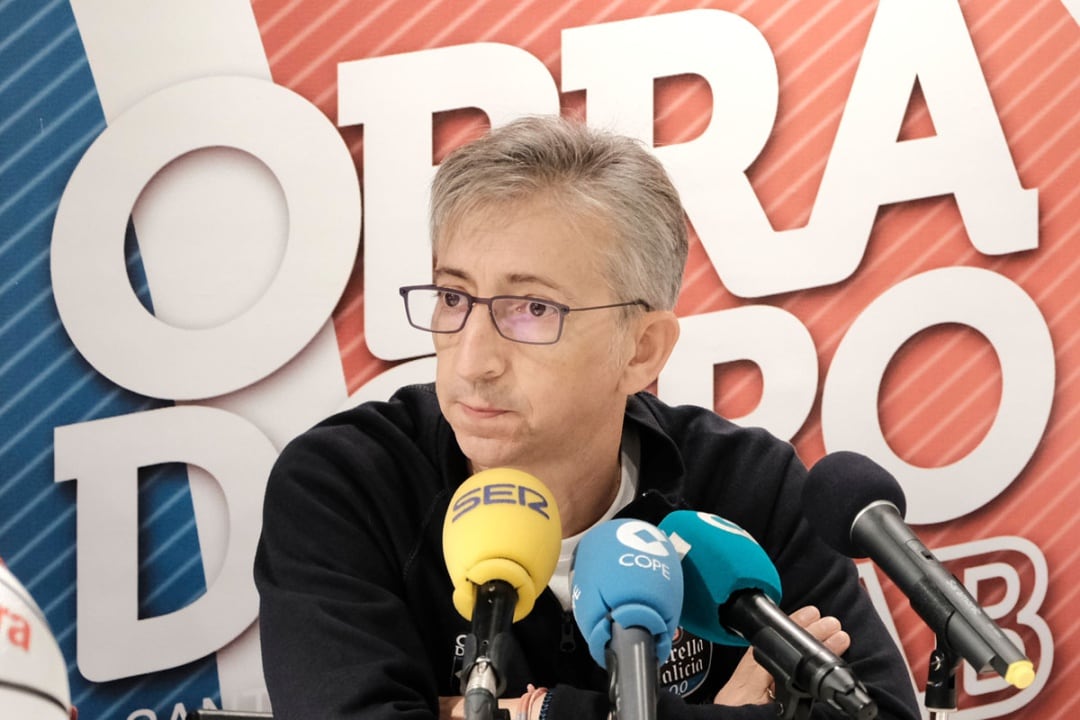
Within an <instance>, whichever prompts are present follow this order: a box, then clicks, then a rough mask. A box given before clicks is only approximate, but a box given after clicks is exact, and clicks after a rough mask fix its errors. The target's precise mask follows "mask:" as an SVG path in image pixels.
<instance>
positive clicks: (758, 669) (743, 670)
mask: <svg viewBox="0 0 1080 720" xmlns="http://www.w3.org/2000/svg"><path fill="white" fill-rule="evenodd" d="M791 619H792V620H794V621H795V622H796V623H798V624H799V625H800V626H802V627H803V628H805V629H806V631H807V632H809V633H810V634H811V635H813V636H814V637H815V638H817V639H818V640H820V641H821V643H822V644H823V645H824V646H825V647H827V648H828V649H829V650H830V651H831V652H833V653H835V654H836V655H842V654H843V653H844V652H846V651H847V649H848V648H849V647H850V646H851V636H849V635H848V634H847V633H846V632H844V630H843V628H841V627H840V621H839V620H837V619H836V618H834V617H832V616H831V615H829V616H826V617H821V611H819V610H818V609H817V608H816V607H814V606H813V605H808V606H807V607H804V608H799V609H798V610H796V611H795V612H793V613H792V614H791ZM774 697H775V688H774V683H773V676H772V675H771V674H769V671H768V670H766V669H765V668H764V667H762V666H761V665H760V664H759V663H758V661H757V660H755V659H754V650H753V648H750V649H748V650H747V651H746V654H745V655H743V657H742V660H740V661H739V664H738V666H736V668H735V672H733V673H732V674H731V677H730V678H729V679H728V681H727V682H726V683H725V684H724V687H722V688H720V692H718V693H716V697H715V698H713V702H714V703H715V704H717V705H732V706H734V705H764V704H765V703H768V702H772V701H773V698H774Z"/></svg>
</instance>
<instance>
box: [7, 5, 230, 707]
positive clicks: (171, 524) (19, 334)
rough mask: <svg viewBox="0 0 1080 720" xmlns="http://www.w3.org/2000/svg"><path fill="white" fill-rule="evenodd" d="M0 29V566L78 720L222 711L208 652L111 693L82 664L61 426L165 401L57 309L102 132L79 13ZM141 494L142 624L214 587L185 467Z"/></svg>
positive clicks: (145, 295) (134, 265) (140, 281)
mask: <svg viewBox="0 0 1080 720" xmlns="http://www.w3.org/2000/svg"><path fill="white" fill-rule="evenodd" d="M0 28H3V31H2V33H3V34H2V36H0V68H2V69H3V72H2V73H0V106H2V107H3V108H4V111H3V115H2V116H0V557H3V558H4V560H5V561H6V562H7V564H8V566H9V567H10V568H11V570H12V572H14V573H15V575H16V576H17V577H18V578H19V579H20V580H21V581H22V582H23V583H24V584H25V586H26V587H27V589H28V590H29V592H30V593H31V594H32V595H33V596H34V598H35V599H36V600H37V602H38V604H39V605H40V606H41V607H42V609H43V610H44V612H45V614H46V616H47V618H48V620H49V623H50V625H51V626H52V629H53V632H54V634H55V635H56V638H57V641H58V643H59V645H60V648H61V650H62V651H63V653H64V657H65V659H66V660H67V662H68V668H69V672H68V674H69V678H70V683H71V694H72V700H73V702H74V703H75V704H76V706H77V707H78V708H79V711H80V715H81V716H82V717H85V718H91V719H93V718H126V717H128V716H129V715H130V714H131V713H132V712H133V711H134V710H136V709H140V708H147V709H150V710H153V711H154V712H155V713H156V714H157V716H158V717H170V716H171V715H172V712H173V708H174V706H175V705H176V704H177V703H183V704H184V705H185V706H186V707H187V708H192V707H195V706H197V705H199V704H201V702H202V699H203V698H211V699H212V700H213V701H214V703H215V704H218V705H220V697H219V689H218V678H217V668H216V663H215V660H214V658H213V657H212V656H211V657H207V658H203V659H201V660H199V661H197V662H195V663H192V664H191V665H188V666H185V667H181V668H175V669H173V670H170V671H166V672H159V673H152V674H148V675H143V676H139V677H134V678H127V679H123V680H117V681H114V682H109V683H91V682H88V681H87V680H86V679H85V678H83V677H82V675H81V674H80V673H79V670H78V668H77V666H76V663H75V658H76V654H75V653H76V630H75V624H76V556H75V549H76V543H75V535H76V516H77V509H76V502H75V493H76V487H77V483H78V480H77V479H76V480H74V481H71V482H62V483H55V482H54V481H53V475H54V471H53V462H54V457H53V428H55V427H57V426H60V425H69V424H74V423H80V422H85V421H89V420H94V419H98V418H106V417H112V416H115V415H122V414H127V413H132V412H138V411H142V410H148V409H151V408H154V407H160V406H162V405H163V404H165V403H162V402H161V401H159V400H152V399H148V398H145V397H142V396H139V395H136V394H134V393H131V392H128V391H126V390H124V389H123V388H120V387H117V386H115V385H113V384H112V383H111V382H109V381H108V380H107V379H105V378H104V377H102V376H101V375H100V374H99V373H97V372H96V371H95V370H94V369H93V368H92V367H91V366H90V365H89V364H88V363H87V362H86V361H85V360H84V359H83V358H82V357H81V356H80V355H79V353H78V351H77V350H76V349H75V348H74V347H73V346H72V344H71V341H70V340H69V339H68V336H67V334H66V333H65V331H64V328H63V326H62V324H61V322H60V319H59V317H58V315H57V312H56V306H55V304H54V301H53V296H52V290H51V284H50V274H49V244H50V239H51V234H52V226H53V221H54V219H55V216H56V209H57V205H58V203H59V199H60V197H61V195H62V194H63V190H64V186H65V184H66V183H67V180H68V178H69V177H70V176H71V173H72V171H73V169H74V168H75V166H76V164H77V163H78V161H79V159H80V158H81V157H82V155H83V153H84V152H85V151H86V149H87V147H89V145H90V144H91V143H92V142H93V141H94V139H95V138H96V137H97V136H98V135H99V134H101V133H102V132H103V131H104V130H105V119H104V116H103V114H102V109H101V106H100V104H99V101H98V96H97V92H96V90H95V86H94V79H93V77H92V75H91V70H90V67H89V65H88V62H87V58H86V54H85V52H84V50H83V46H82V42H81V39H80V36H79V31H78V28H77V26H76V22H75V18H74V15H73V14H72V10H71V8H70V6H69V4H68V3H67V2H60V1H57V2H49V3H46V4H38V3H31V2H25V1H13V2H6V3H0ZM127 249H128V253H127V262H128V268H129V271H128V272H129V277H130V278H131V280H132V285H133V287H134V288H135V290H136V293H137V294H138V296H139V298H140V300H141V301H142V303H143V304H144V305H145V306H146V307H148V308H150V307H151V305H150V298H149V292H148V290H147V287H146V281H145V277H144V275H143V272H142V267H141V263H140V261H139V256H138V248H137V243H136V242H135V239H134V236H133V234H132V233H129V238H128V242H127ZM138 487H139V497H138V503H139V525H140V527H139V547H138V549H137V553H138V558H139V598H138V606H139V616H140V617H141V618H146V617H153V616H158V615H162V614H165V613H168V612H172V611H175V610H178V609H179V608H181V607H184V606H185V605H187V604H189V603H191V602H193V601H194V600H195V599H196V598H198V597H199V596H200V595H202V594H203V593H204V592H205V590H206V579H205V577H204V572H203V567H202V562H201V555H200V551H199V541H198V535H197V532H196V528H195V520H194V513H193V509H192V503H191V495H190V492H189V488H188V482H187V473H186V470H185V468H184V466H183V465H179V464H177V465H162V466H156V467H153V468H143V469H141V470H140V473H139V482H138ZM133 551H134V550H133ZM80 620H81V621H82V622H93V618H81V619H80ZM139 717H149V715H140V716H139Z"/></svg>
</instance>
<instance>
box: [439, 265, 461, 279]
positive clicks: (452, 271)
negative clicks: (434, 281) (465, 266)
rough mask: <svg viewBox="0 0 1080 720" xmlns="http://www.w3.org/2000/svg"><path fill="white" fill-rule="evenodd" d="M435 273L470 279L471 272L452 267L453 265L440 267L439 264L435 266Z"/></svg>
mask: <svg viewBox="0 0 1080 720" xmlns="http://www.w3.org/2000/svg"><path fill="white" fill-rule="evenodd" d="M434 274H435V275H436V276H438V275H449V276H450V277H453V278H457V279H458V280H468V279H469V273H467V272H465V271H464V270H459V269H457V268H452V267H439V266H438V265H436V266H435V271H434Z"/></svg>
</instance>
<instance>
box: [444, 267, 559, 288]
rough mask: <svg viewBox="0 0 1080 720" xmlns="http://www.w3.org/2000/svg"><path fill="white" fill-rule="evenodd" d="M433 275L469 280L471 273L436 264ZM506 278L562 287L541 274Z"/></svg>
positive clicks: (517, 282) (526, 283)
mask: <svg viewBox="0 0 1080 720" xmlns="http://www.w3.org/2000/svg"><path fill="white" fill-rule="evenodd" d="M434 275H435V277H451V278H456V279H458V280H471V279H472V275H470V274H469V273H468V272H466V271H465V270H462V269H461V268H455V267H439V266H436V267H435V271H434ZM506 279H507V281H508V282H509V283H510V284H511V285H530V284H533V285H543V286H544V287H547V288H550V289H552V290H557V291H560V292H561V291H562V289H563V288H562V285H560V284H559V283H557V282H555V281H553V280H550V279H548V278H545V277H543V276H541V275H536V274H534V273H510V274H509V275H507V276H506Z"/></svg>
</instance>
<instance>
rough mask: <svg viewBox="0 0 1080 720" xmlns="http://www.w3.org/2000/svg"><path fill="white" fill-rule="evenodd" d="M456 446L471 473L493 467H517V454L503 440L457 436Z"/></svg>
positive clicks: (510, 444) (511, 445)
mask: <svg viewBox="0 0 1080 720" xmlns="http://www.w3.org/2000/svg"><path fill="white" fill-rule="evenodd" d="M458 445H459V446H460V447H461V451H462V452H463V453H465V457H466V458H468V460H469V464H470V466H471V467H472V470H473V472H479V471H481V470H486V469H489V468H495V467H517V466H518V463H517V462H515V460H516V459H517V457H518V453H517V452H515V451H514V448H513V444H512V443H510V442H508V441H507V440H506V439H505V438H490V437H480V436H476V435H465V436H462V435H460V434H459V435H458Z"/></svg>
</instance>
